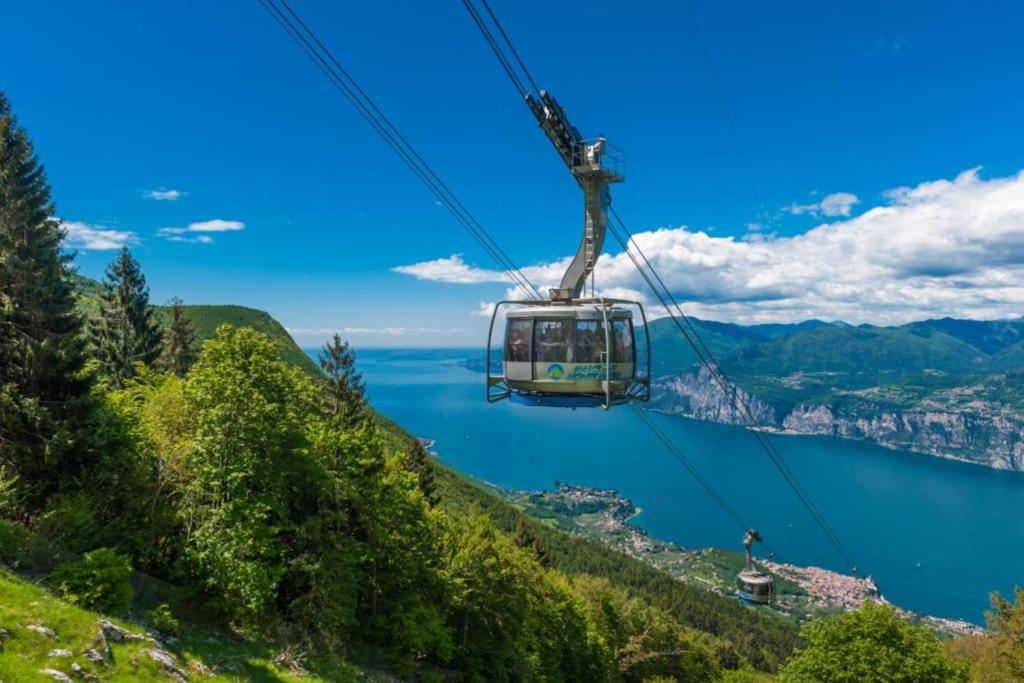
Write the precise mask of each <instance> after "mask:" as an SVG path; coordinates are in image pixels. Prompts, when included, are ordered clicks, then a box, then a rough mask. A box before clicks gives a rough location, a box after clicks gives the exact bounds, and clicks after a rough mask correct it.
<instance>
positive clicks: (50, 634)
mask: <svg viewBox="0 0 1024 683" xmlns="http://www.w3.org/2000/svg"><path fill="white" fill-rule="evenodd" d="M25 628H27V629H28V630H29V631H35V632H36V633H39V634H41V635H44V636H46V637H47V638H53V639H54V640H60V638H58V637H57V633H56V632H55V631H54V630H53V629H52V628H48V627H46V626H43V625H42V624H29V625H28V626H26V627H25Z"/></svg>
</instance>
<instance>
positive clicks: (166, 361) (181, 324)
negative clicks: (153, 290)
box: [160, 297, 197, 377]
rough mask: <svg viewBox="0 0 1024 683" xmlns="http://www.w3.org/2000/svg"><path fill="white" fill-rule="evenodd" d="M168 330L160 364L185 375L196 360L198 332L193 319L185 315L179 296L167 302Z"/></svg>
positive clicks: (166, 368)
mask: <svg viewBox="0 0 1024 683" xmlns="http://www.w3.org/2000/svg"><path fill="white" fill-rule="evenodd" d="M167 309H168V310H167V332H166V336H165V338H164V350H163V355H162V356H161V357H160V365H161V366H162V367H163V368H164V369H165V370H167V371H168V372H172V373H174V374H175V375H177V376H178V377H184V376H185V373H186V372H188V369H189V368H191V367H192V364H193V363H195V362H196V355H197V354H196V332H195V328H194V327H193V326H192V321H191V320H189V319H188V317H187V316H186V315H185V307H184V305H183V302H182V300H181V299H179V298H178V297H174V298H173V299H171V300H170V301H168V302H167Z"/></svg>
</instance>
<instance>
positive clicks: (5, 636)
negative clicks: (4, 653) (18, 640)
mask: <svg viewBox="0 0 1024 683" xmlns="http://www.w3.org/2000/svg"><path fill="white" fill-rule="evenodd" d="M10 637H11V632H10V631H8V630H7V629H5V628H0V645H3V644H4V643H6V642H7V641H8V640H10Z"/></svg>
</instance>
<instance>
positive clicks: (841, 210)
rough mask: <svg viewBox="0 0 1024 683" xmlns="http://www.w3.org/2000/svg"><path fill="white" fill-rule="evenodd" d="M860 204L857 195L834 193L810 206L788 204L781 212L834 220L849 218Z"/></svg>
mask: <svg viewBox="0 0 1024 683" xmlns="http://www.w3.org/2000/svg"><path fill="white" fill-rule="evenodd" d="M859 203H860V199H858V197H857V195H855V194H851V193H849V192H834V193H832V194H830V195H826V196H825V198H824V199H822V200H821V201H820V202H813V203H811V204H796V203H794V204H790V205H789V206H787V207H786V208H785V209H783V211H785V212H787V213H791V214H793V215H795V216H799V215H802V214H805V213H807V214H810V215H812V216H815V217H821V216H825V217H828V218H835V217H837V216H849V215H850V213H851V212H852V211H853V207H854V206H855V205H856V204H859Z"/></svg>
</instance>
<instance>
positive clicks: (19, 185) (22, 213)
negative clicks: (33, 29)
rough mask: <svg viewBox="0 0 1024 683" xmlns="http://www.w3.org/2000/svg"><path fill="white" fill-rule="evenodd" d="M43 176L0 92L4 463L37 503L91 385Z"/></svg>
mask: <svg viewBox="0 0 1024 683" xmlns="http://www.w3.org/2000/svg"><path fill="white" fill-rule="evenodd" d="M63 239H64V230H63V229H62V228H61V226H60V224H59V223H58V221H57V220H56V219H55V218H54V207H53V202H52V201H51V199H50V186H49V184H48V183H47V180H46V173H45V171H44V170H43V167H42V165H41V164H40V163H39V160H38V158H37V157H36V155H35V153H34V152H33V149H32V143H31V142H30V140H29V138H28V135H27V134H26V133H25V130H24V129H23V128H21V127H19V126H18V123H17V120H16V119H15V117H14V115H13V114H12V112H11V107H10V103H9V102H8V100H7V97H6V96H5V95H4V94H3V93H2V92H0V464H7V465H9V466H10V467H11V468H12V469H13V470H14V473H16V474H17V475H18V476H19V477H20V481H21V483H22V485H24V486H26V487H27V489H28V493H29V494H30V495H32V496H33V497H36V498H38V496H40V495H42V494H44V493H45V492H46V491H48V490H51V489H52V488H53V486H54V485H55V480H56V477H57V475H58V473H60V472H61V470H62V468H61V467H57V465H58V464H61V465H62V466H63V469H64V472H63V473H64V474H66V473H67V472H66V469H67V466H68V464H69V463H68V462H66V461H65V458H67V457H68V456H71V455H73V454H75V451H76V445H77V442H78V439H79V438H80V437H81V423H82V415H83V413H84V412H86V409H87V405H88V404H87V401H86V397H87V393H88V389H89V386H88V381H87V379H86V378H85V376H84V374H83V373H82V367H83V365H84V362H85V352H84V345H83V342H82V339H81V330H82V321H81V319H80V318H79V316H78V314H77V313H76V311H75V297H74V290H73V284H72V279H73V277H74V273H73V272H72V269H71V265H70V264H71V259H72V256H71V255H69V254H66V253H62V251H61V242H62V240H63Z"/></svg>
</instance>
